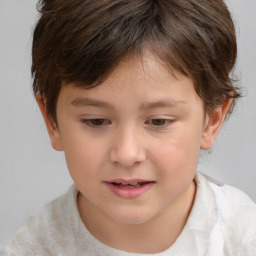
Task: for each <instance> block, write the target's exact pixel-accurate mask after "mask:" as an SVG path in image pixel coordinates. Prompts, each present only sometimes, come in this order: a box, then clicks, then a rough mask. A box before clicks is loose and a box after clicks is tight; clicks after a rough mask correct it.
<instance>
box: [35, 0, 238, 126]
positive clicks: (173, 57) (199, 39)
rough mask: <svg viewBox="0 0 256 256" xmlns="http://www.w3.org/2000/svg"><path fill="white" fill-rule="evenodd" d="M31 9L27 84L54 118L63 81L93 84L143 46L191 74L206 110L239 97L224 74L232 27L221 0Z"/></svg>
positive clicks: (56, 4) (119, 1) (46, 1)
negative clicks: (35, 14) (34, 14)
mask: <svg viewBox="0 0 256 256" xmlns="http://www.w3.org/2000/svg"><path fill="white" fill-rule="evenodd" d="M38 8H39V11H40V12H41V17H40V19H39V21H38V23H37V25H36V27H35V31H34V38H33V49H32V57H33V61H32V75H33V78H34V81H33V90H34V93H35V94H36V93H38V92H39V93H41V95H43V97H44V98H45V100H46V104H47V109H48V112H49V114H50V115H51V116H52V118H53V119H54V120H55V121H57V117H56V103H57V99H58V95H59V92H60V89H61V87H62V84H63V82H65V83H70V82H73V83H75V84H76V85H77V86H80V87H84V88H91V87H94V86H97V85H98V84H100V83H101V82H102V81H104V79H106V78H107V77H108V76H109V74H110V73H111V72H112V71H113V70H114V69H115V68H116V67H117V65H118V64H119V63H120V61H121V60H123V59H124V58H130V57H134V56H139V55H141V54H142V53H143V50H145V48H147V49H150V51H152V52H153V53H154V54H156V55H157V56H158V57H159V58H160V59H161V60H162V61H164V63H166V64H167V65H168V66H170V68H171V69H175V70H177V71H178V72H181V73H182V74H185V75H187V76H189V77H191V78H192V79H193V81H194V86H195V90H196V92H197V93H198V95H199V96H200V97H201V98H202V100H203V101H204V103H205V107H206V109H207V110H208V111H209V110H213V109H214V108H216V107H217V106H218V105H221V104H223V103H224V102H225V100H227V99H229V98H233V99H234V100H233V106H234V104H235V99H236V98H238V97H240V94H239V92H238V88H236V87H235V86H234V84H233V81H232V79H231V78H230V76H229V75H230V72H231V70H232V68H233V67H234V64H235V61H236V55H237V46H236V35H235V29H234V24H233V21H232V18H231V16H230V13H229V11H228V9H227V6H226V5H225V4H224V2H223V1H222V0H97V1H95V0H41V1H39V3H38ZM233 106H232V107H231V109H232V108H233Z"/></svg>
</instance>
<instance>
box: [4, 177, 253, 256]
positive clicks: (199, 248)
mask: <svg viewBox="0 0 256 256" xmlns="http://www.w3.org/2000/svg"><path fill="white" fill-rule="evenodd" d="M195 181H196V183H197V193H196V198H195V202H194V205H193V208H192V211H191V214H190V216H189V218H188V220H187V223H186V225H185V227H184V229H183V231H182V232H181V234H180V235H179V237H178V238H177V240H176V241H175V243H174V244H173V245H172V246H171V247H170V248H168V249H167V250H166V251H164V252H160V253H156V254H136V253H127V252H123V251H120V250H116V249H113V248H111V247H109V246H107V245H105V244H102V243H101V242H100V241H98V240H97V239H95V238H94V237H93V236H92V235H91V234H90V233H89V231H88V230H87V229H86V227H85V225H84V224H83V222H82V220H81V218H80V216H79V212H78V208H77V201H76V200H77V194H78V190H77V189H76V187H75V186H74V185H73V186H72V187H71V188H70V189H69V190H68V192H67V193H66V194H64V195H63V196H61V197H59V198H57V199H55V200H54V201H52V202H51V203H50V204H48V205H47V206H46V207H45V208H44V209H43V211H42V212H41V213H40V214H39V215H38V216H34V217H30V218H29V219H28V221H27V223H26V225H25V226H24V227H22V228H21V229H20V230H19V231H18V232H17V233H16V235H15V236H14V238H13V239H12V241H11V243H10V246H9V248H8V249H9V251H10V252H9V255H10V256H62V255H63V256H64V255H65V256H87V255H89V256H96V255H97V256H132V255H134V256H143V255H147V256H149V255H154V256H167V255H168V256H185V255H186V256H255V255H256V205H255V204H254V203H253V202H252V201H251V200H250V198H249V197H248V196H247V195H246V194H244V193H243V192H241V191H239V190H238V189H236V188H234V187H231V186H228V185H217V184H215V183H213V182H210V181H208V180H207V179H206V177H204V176H203V175H202V174H199V173H198V174H197V175H196V178H195Z"/></svg>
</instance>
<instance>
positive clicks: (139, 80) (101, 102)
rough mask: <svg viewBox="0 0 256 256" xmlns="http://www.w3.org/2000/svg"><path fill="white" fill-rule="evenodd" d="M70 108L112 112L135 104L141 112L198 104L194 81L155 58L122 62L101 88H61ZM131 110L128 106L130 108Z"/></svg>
mask: <svg viewBox="0 0 256 256" xmlns="http://www.w3.org/2000/svg"><path fill="white" fill-rule="evenodd" d="M63 97H64V100H65V102H66V104H71V105H73V106H80V107H82V106H88V105H91V106H95V107H105V108H109V109H110V108H111V107H113V105H116V106H121V105H122V103H124V102H125V103H126V104H129V102H132V103H133V104H137V106H138V107H139V108H140V109H145V108H149V107H160V106H162V107H163V106H164V105H179V104H180V105H182V104H183V105H184V104H185V103H189V104H192V102H193V101H195V100H198V95H197V93H196V92H195V89H194V85H193V81H192V80H191V79H190V78H188V77H187V76H185V75H182V74H180V73H178V72H176V71H175V70H171V69H170V68H168V67H167V66H166V65H165V64H164V63H163V62H162V61H161V60H159V59H158V58H156V57H155V56H154V55H152V54H150V53H147V54H144V55H143V56H142V57H141V58H132V59H126V60H123V61H122V62H121V63H120V64H119V65H118V67H117V68H116V69H115V70H114V71H113V72H112V73H111V75H109V77H108V78H107V79H106V80H104V81H103V82H102V83H101V84H99V85H98V86H96V87H93V88H90V89H82V88H81V85H79V87H76V84H72V83H71V84H67V85H64V86H63V88H62V90H61V93H60V98H63ZM130 107H131V105H130Z"/></svg>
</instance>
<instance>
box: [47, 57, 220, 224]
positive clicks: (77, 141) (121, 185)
mask: <svg viewBox="0 0 256 256" xmlns="http://www.w3.org/2000/svg"><path fill="white" fill-rule="evenodd" d="M176 77H177V78H176ZM176 77H174V75H172V74H171V73H170V72H168V70H167V69H166V68H165V67H164V65H163V64H161V63H160V61H158V60H157V59H155V58H153V57H152V56H151V55H148V56H144V58H143V59H142V60H141V59H140V60H133V61H127V62H123V63H122V64H120V65H119V67H118V68H117V69H116V70H115V72H114V73H113V74H112V75H111V76H110V77H109V78H108V79H107V80H106V81H105V82H103V84H101V85H99V86H97V87H95V88H92V89H88V90H85V89H80V88H76V87H73V86H72V85H69V86H64V87H63V88H62V90H61V92H60V95H59V98H58V103H57V119H58V128H56V127H55V126H53V125H52V127H50V126H51V125H49V124H48V129H49V133H50V136H51V140H52V145H53V147H54V148H55V149H57V150H64V151H65V155H66V160H67V164H68V168H69V171H70V174H71V176H72V178H73V180H74V182H75V184H76V186H77V188H78V189H79V191H80V192H81V194H80V197H81V204H82V205H83V206H84V207H91V209H93V211H94V212H95V214H96V213H100V214H102V213H103V214H104V216H107V217H110V219H111V220H114V221H115V222H116V223H126V224H135V223H145V222H147V221H149V220H151V219H152V218H155V217H157V216H160V215H161V214H162V213H164V212H166V213H168V211H173V209H175V207H176V206H178V205H182V204H183V203H185V202H186V200H187V198H188V197H189V196H191V195H190V193H194V190H193V189H191V188H192V186H193V178H194V176H195V172H196V167H197V161H198V157H199V151H200V148H208V147H210V146H211V143H212V141H213V140H214V138H215V136H216V134H215V133H217V130H218V129H219V128H216V127H215V128H216V129H215V130H216V131H215V133H214V132H213V129H214V127H213V126H214V125H216V124H215V122H216V120H215V119H216V118H215V119H214V120H212V121H211V122H209V117H208V115H206V117H205V113H204V105H203V102H202V100H201V99H200V97H199V96H198V95H197V93H196V92H195V90H194V87H193V82H192V80H190V79H189V78H187V77H185V76H182V75H180V74H176ZM220 119H222V117H221V118H220ZM49 127H50V128H49ZM209 127H210V128H209ZM211 128H212V130H211V131H209V129H211ZM127 183H131V185H127ZM96 215H97V214H96Z"/></svg>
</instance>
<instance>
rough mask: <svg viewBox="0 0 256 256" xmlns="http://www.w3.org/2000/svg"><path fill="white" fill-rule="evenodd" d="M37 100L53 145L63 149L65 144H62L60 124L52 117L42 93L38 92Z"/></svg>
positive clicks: (58, 149)
mask: <svg viewBox="0 0 256 256" xmlns="http://www.w3.org/2000/svg"><path fill="white" fill-rule="evenodd" d="M36 101H37V104H38V106H39V108H40V110H41V113H42V115H43V118H44V122H45V125H46V128H47V131H48V134H49V137H50V139H51V143H52V147H53V148H54V149H55V150H57V151H62V150H63V146H62V141H61V136H60V132H59V129H58V126H57V124H56V123H55V122H54V121H53V119H52V117H51V116H50V115H49V114H48V111H47V107H46V104H45V101H44V99H43V97H42V96H41V95H40V94H37V95H36Z"/></svg>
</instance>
